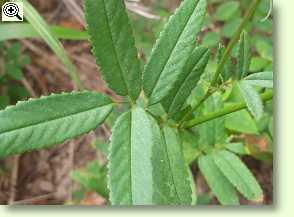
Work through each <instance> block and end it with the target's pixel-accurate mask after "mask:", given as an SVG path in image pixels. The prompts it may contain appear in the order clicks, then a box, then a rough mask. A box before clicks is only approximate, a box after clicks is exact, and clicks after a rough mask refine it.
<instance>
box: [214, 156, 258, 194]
mask: <svg viewBox="0 0 294 217" xmlns="http://www.w3.org/2000/svg"><path fill="white" fill-rule="evenodd" d="M219 156H220V155H219ZM221 157H222V159H223V161H225V163H226V164H227V165H228V166H229V168H231V170H232V171H233V172H234V173H235V174H237V176H238V177H239V178H240V180H241V182H242V183H243V186H245V188H246V189H247V190H248V192H250V193H249V194H252V195H253V196H255V194H254V193H253V192H252V189H251V188H250V187H248V185H247V183H246V182H245V181H244V180H243V178H242V176H241V175H240V174H239V173H238V172H237V171H236V170H235V169H234V167H232V166H231V164H230V162H229V161H228V160H227V159H226V158H225V157H224V156H221ZM220 171H221V172H222V173H223V174H224V172H223V171H222V170H221V169H220ZM224 175H225V174H224ZM225 176H226V175H225ZM227 179H228V180H229V182H230V183H231V184H232V185H233V186H235V187H236V188H237V189H238V190H239V191H240V188H239V187H238V186H237V185H235V183H233V182H232V181H231V180H230V179H229V178H227ZM242 194H243V193H242ZM246 196H247V195H246Z"/></svg>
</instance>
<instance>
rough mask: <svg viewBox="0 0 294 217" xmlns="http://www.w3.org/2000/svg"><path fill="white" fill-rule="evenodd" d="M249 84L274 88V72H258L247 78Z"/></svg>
mask: <svg viewBox="0 0 294 217" xmlns="http://www.w3.org/2000/svg"><path fill="white" fill-rule="evenodd" d="M244 80H245V81H246V83H247V84H249V85H254V86H258V87H266V88H273V85H274V84H273V72H258V73H254V74H251V75H249V76H247V77H246V78H245V79H244Z"/></svg>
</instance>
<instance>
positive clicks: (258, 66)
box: [249, 57, 270, 72]
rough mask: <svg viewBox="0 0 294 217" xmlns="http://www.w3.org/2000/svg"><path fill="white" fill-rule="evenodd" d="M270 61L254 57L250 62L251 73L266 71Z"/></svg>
mask: <svg viewBox="0 0 294 217" xmlns="http://www.w3.org/2000/svg"><path fill="white" fill-rule="evenodd" d="M269 63H270V62H269V61H268V60H266V59H264V58H262V57H253V58H252V60H251V62H250V67H249V70H250V71H251V72H258V71H261V70H263V69H265V68H266V67H267V66H268V65H269Z"/></svg>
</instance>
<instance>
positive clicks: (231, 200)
mask: <svg viewBox="0 0 294 217" xmlns="http://www.w3.org/2000/svg"><path fill="white" fill-rule="evenodd" d="M198 166H199V169H200V171H201V173H202V174H203V176H204V177H205V179H206V181H207V184H208V185H209V187H210V188H211V190H212V192H213V193H214V195H215V196H216V197H217V199H218V201H219V202H220V203H221V204H222V205H238V204H239V199H238V196H237V193H236V191H235V189H234V186H233V185H232V184H231V183H230V182H229V181H228V179H227V178H226V177H225V176H224V175H223V174H222V172H221V171H220V170H219V168H218V167H217V166H216V164H215V162H214V159H213V157H212V156H211V155H206V156H201V157H200V158H199V160H198Z"/></svg>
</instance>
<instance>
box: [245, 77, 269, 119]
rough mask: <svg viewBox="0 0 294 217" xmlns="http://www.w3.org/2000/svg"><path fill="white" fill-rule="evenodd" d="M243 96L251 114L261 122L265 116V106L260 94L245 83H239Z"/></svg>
mask: <svg viewBox="0 0 294 217" xmlns="http://www.w3.org/2000/svg"><path fill="white" fill-rule="evenodd" d="M239 87H240V91H241V94H242V96H243V98H244V100H245V102H246V104H247V107H248V109H249V111H250V112H251V114H252V115H253V116H254V117H255V118H256V119H257V120H259V119H260V118H261V117H262V115H263V104H262V100H261V98H260V95H259V94H258V92H257V91H256V90H255V89H254V87H252V86H251V85H249V84H247V83H246V82H244V81H241V82H240V83H239Z"/></svg>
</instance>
